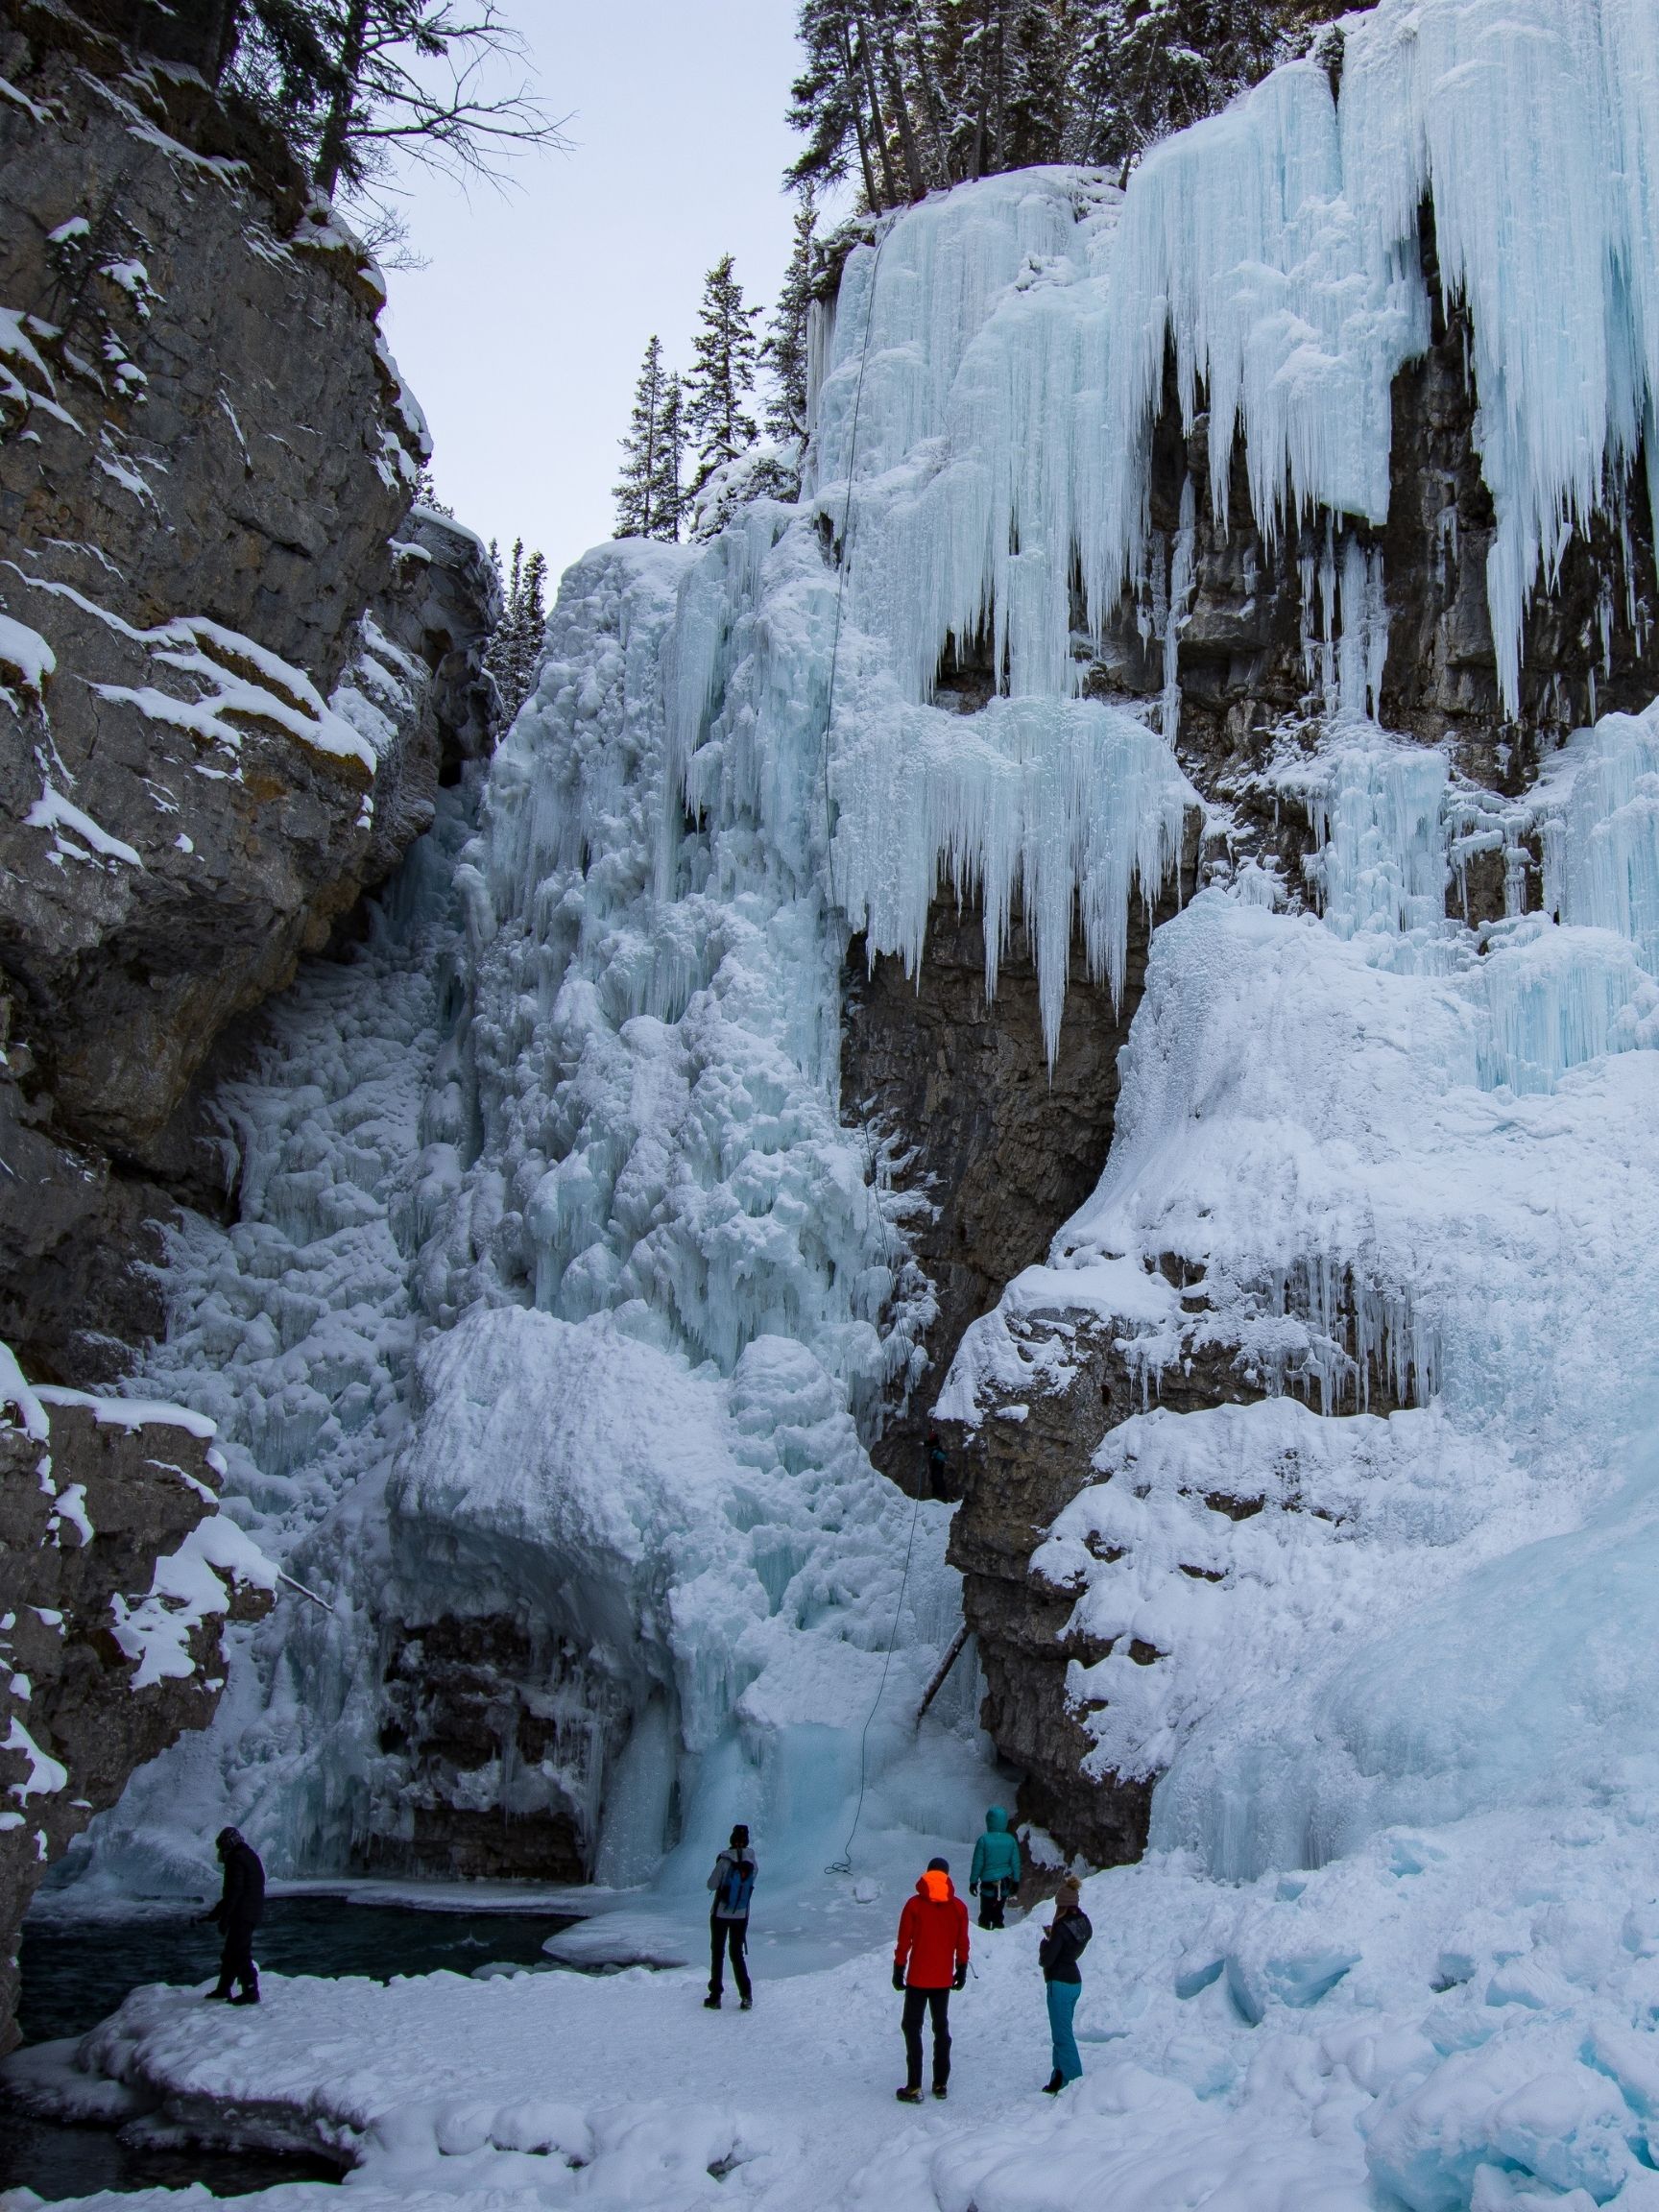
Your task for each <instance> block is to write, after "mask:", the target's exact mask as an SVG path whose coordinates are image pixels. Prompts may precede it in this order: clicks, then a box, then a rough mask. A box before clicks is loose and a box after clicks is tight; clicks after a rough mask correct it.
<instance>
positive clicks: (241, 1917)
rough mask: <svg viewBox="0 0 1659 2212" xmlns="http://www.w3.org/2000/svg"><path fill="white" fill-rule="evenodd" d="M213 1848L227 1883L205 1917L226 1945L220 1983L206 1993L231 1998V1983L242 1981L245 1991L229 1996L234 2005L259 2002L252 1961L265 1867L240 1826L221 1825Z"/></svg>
mask: <svg viewBox="0 0 1659 2212" xmlns="http://www.w3.org/2000/svg"><path fill="white" fill-rule="evenodd" d="M213 1847H214V1849H215V1850H216V1851H217V1852H218V1854H219V1858H220V1861H221V1863H222V1864H223V1865H224V1868H225V1883H224V1888H223V1891H222V1893H221V1895H220V1898H219V1902H218V1904H217V1905H215V1906H213V1907H212V1908H211V1910H210V1911H206V1912H204V1913H203V1915H202V1917H203V1919H204V1920H211V1921H214V1922H216V1923H217V1924H218V1928H219V1932H220V1934H221V1935H222V1936H224V1938H225V1948H224V1949H223V1951H221V1952H220V1954H219V1986H218V1988H217V1989H209V1990H208V1992H207V1994H208V1996H209V1997H230V1990H231V1986H232V1984H235V1983H240V1984H241V1985H242V1993H241V1995H240V1996H239V1997H230V2002H231V2004H232V2005H257V2004H258V2002H259V1975H258V1970H257V1969H256V1968H255V1966H254V1964H253V1931H254V1929H255V1928H257V1927H258V1925H259V1923H260V1921H261V1920H262V1919H263V1918H264V1917H265V1868H264V1866H263V1864H262V1863H261V1862H260V1858H259V1854H258V1852H257V1851H255V1850H254V1848H253V1846H252V1843H248V1842H245V1841H244V1840H243V1838H242V1832H241V1830H240V1829H239V1828H221V1829H220V1831H219V1833H218V1835H217V1836H216V1837H215V1838H214V1839H213Z"/></svg>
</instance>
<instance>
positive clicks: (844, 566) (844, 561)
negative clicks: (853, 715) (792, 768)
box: [820, 230, 888, 905]
mask: <svg viewBox="0 0 1659 2212" xmlns="http://www.w3.org/2000/svg"><path fill="white" fill-rule="evenodd" d="M887 237H888V233H887V232H886V231H885V230H884V231H883V232H882V233H881V235H880V237H879V238H878V239H877V241H876V259H875V262H874V264H873V266H872V268H871V271H870V299H869V302H868V304H867V305H866V307H865V309H864V344H863V347H862V349H861V350H860V352H859V355H858V382H857V384H856V385H855V386H854V392H853V426H852V430H851V433H850V434H849V437H848V441H847V499H846V504H845V505H844V506H843V508H842V510H841V560H840V565H839V569H838V572H837V576H836V583H835V629H834V633H833V635H832V637H831V638H830V641H829V705H828V707H827V708H826V710H825V715H824V746H823V751H822V754H821V755H820V760H821V764H822V767H823V772H824V850H825V854H826V857H827V859H828V861H829V897H830V899H831V901H832V902H834V903H835V904H836V905H839V904H840V898H839V895H838V893H837V892H836V889H835V847H834V842H833V838H832V836H831V831H830V808H829V734H830V732H831V731H832V730H833V729H834V727H835V672H836V668H837V666H838V664H839V662H840V659H841V610H842V606H843V603H844V601H845V600H846V597H847V571H848V570H849V568H851V566H852V565H853V476H854V470H855V469H856V468H857V466H858V421H859V417H860V416H861V415H862V414H863V412H864V372H865V370H866V369H868V367H869V366H870V339H871V334H872V332H873V331H874V330H875V327H876V279H877V278H878V276H880V274H881V251H882V248H883V247H884V246H885V245H886V243H887Z"/></svg>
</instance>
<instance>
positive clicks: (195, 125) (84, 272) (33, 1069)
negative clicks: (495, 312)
mask: <svg viewBox="0 0 1659 2212" xmlns="http://www.w3.org/2000/svg"><path fill="white" fill-rule="evenodd" d="M0 78H4V80H5V81H6V85H7V88H8V89H7V92H6V96H5V97H4V99H0V536H3V538H4V540H5V545H6V555H7V557H6V559H5V561H4V562H3V563H0V1159H4V1161H5V1162H6V1164H7V1172H6V1174H5V1175H4V1176H0V1334H9V1335H10V1336H11V1338H12V1342H13V1343H15V1344H16V1346H17V1348H18V1352H19V1355H20V1357H21V1358H22V1359H23V1362H24V1365H25V1367H26V1369H27V1370H28V1371H29V1372H30V1373H31V1374H34V1375H36V1376H55V1377H58V1378H60V1379H61V1380H74V1381H77V1382H87V1381H98V1380H108V1379H110V1378H112V1377H114V1376H115V1375H117V1374H119V1373H121V1372H123V1371H125V1369H126V1367H127V1366H128V1365H129V1364H130V1352H129V1347H130V1346H132V1344H133V1343H135V1342H137V1341H141V1340H142V1339H143V1338H144V1337H145V1336H146V1335H148V1334H153V1333H154V1331H155V1330H156V1327H157V1326H158V1323H159V1320H160V1315H159V1312H158V1310H157V1308H156V1293H155V1290H154V1286H153V1284H152V1283H151V1281H150V1279H149V1277H148V1276H147V1274H146V1272H145V1270H144V1266H143V1262H145V1261H146V1260H149V1259H153V1258H154V1257H155V1256H156V1249H157V1239H158V1236H159V1230H158V1228H157V1224H158V1223H162V1222H165V1221H166V1220H167V1219H168V1218H169V1216H170V1214H171V1212H172V1201H173V1199H174V1198H175V1196H187V1197H189V1198H190V1199H191V1200H192V1202H195V1203H209V1204H217V1205H221V1206H222V1205H223V1204H224V1203H226V1199H227V1193H226V1191H225V1188H224V1157H225V1155H224V1149H223V1147H222V1146H221V1145H220V1144H219V1143H218V1142H217V1141H216V1139H215V1136H214V1133H213V1131H212V1130H211V1128H210V1127H209V1126H207V1125H206V1124H205V1123H204V1119H203V1117H202V1115H201V1113H200V1112H199V1111H198V1107H197V1102H196V1100H195V1099H193V1097H192V1086H193V1084H196V1083H197V1080H198V1078H199V1075H200V1073H201V1071H202V1070H203V1069H204V1064H205V1063H206V1061H207V1058H208V1055H209V1054H210V1052H211V1051H212V1049H213V1047H214V1045H215V1041H216V1040H217V1039H219V1038H220V1037H221V1036H222V1035H223V1034H224V1033H225V1031H226V1029H227V1026H228V1024H230V1023H232V1022H234V1021H235V1020H236V1019H237V1018H238V1017H240V1016H242V1015H243V1014H245V1013H246V1012H247V1011H248V1010H249V1009H250V1008H252V1007H253V1006H255V1005H257V1003H258V1002H259V1001H260V1000H262V999H263V998H266V997H268V996H269V995H270V994H271V993H272V992H274V991H276V990H279V989H280V988H282V987H283V986H284V985H285V984H286V983H287V982H288V981H289V980H290V978H291V977H292V975H293V974H294V972H295V967H296V964H297V962H298V961H299V959H300V958H301V956H302V955H303V954H305V953H307V952H313V951H316V950H320V949H321V948H322V947H323V946H324V945H325V943H326V942H327V941H328V939H329V937H330V934H331V933H332V932H333V931H334V930H335V929H336V928H337V927H338V926H340V924H341V922H342V919H343V917H345V916H347V915H348V914H349V912H350V910H351V909H352V908H353V907H354V906H355V904H356V902H357V901H358V900H359V898H360V896H361V894H362V892H363V891H364V890H365V888H368V887H370V886H372V885H373V884H374V883H376V882H378V881H379V880H381V879H383V878H385V877H386V876H387V875H388V874H389V873H390V871H391V870H392V868H393V867H395V866H396V864H397V860H398V859H399V857H400V856H401V854H402V853H403V851H404V850H405V849H406V847H407V846H408V844H409V843H410V841H411V840H412V838H413V837H415V836H416V835H418V834H419V833H420V831H421V829H424V828H425V827H426V826H427V824H428V823H429V822H430V820H431V813H432V793H433V790H434V788H435V786H436V784H437V782H438V781H439V780H440V779H441V778H444V777H453V775H454V774H455V773H457V772H458V766H459V762H460V761H461V760H462V759H463V758H465V757H473V756H476V755H477V754H478V753H480V752H482V751H483V750H485V749H486V748H487V745H488V742H489V731H490V711H489V701H488V699H487V697H486V696H485V694H484V692H483V690H482V689H481V688H480V682H481V680H480V678H479V675H478V648H479V646H480V645H481V643H482V640H483V637H484V636H485V634H486V633H487V631H488V628H489V625H490V622H491V620H492V618H493V581H492V579H491V576H490V573H489V568H488V563H487V561H486V559H485V557H484V554H483V551H482V548H481V547H479V546H478V544H477V541H475V540H474V539H472V538H471V537H470V536H469V534H468V533H467V532H465V531H463V530H461V529H459V528H458V527H457V526H455V525H454V524H452V523H450V522H449V521H447V519H446V518H445V517H442V516H438V515H435V514H431V513H428V512H427V511H425V510H423V509H416V510H415V511H414V513H413V514H412V513H411V507H410V503H411V495H412V492H413V489H414V486H415V481H416V475H417V470H418V466H419V463H420V461H421V458H422V457H423V455H424V453H425V451H426V440H425V432H424V429H423V426H422V424H421V417H420V412H419V409H418V408H417V407H416V405H415V404H414V402H413V400H412V399H411V398H410V397H409V396H408V394H407V393H406V392H405V390H404V389H403V387H402V384H401V382H400V380H399V378H398V376H397V370H396V368H395V366H394V365H393V363H392V360H391V357H390V355H389V354H388V353H387V351H386V349H385V346H384V343H383V342H382V340H381V338H380V336H379V333H378V329H377V326H376V317H377V314H378V311H379V307H380V305H381V302H382V299H383V288H382V286H381V283H380V279H379V276H378V274H377V272H376V271H375V270H374V267H373V263H372V261H371V260H370V259H369V257H368V256H367V254H366V253H365V252H363V250H362V249H361V248H360V247H359V246H358V245H356V243H355V242H354V241H353V240H351V239H350V238H349V236H348V235H347V234H346V233H345V232H344V231H343V230H342V229H340V228H338V227H337V225H336V224H335V223H334V221H333V219H332V217H331V215H330V212H329V210H328V208H327V207H326V205H325V204H322V203H319V202H317V201H315V200H314V199H313V198H312V197H311V195H310V193H309V190H308V187H307V185H306V182H305V180H304V178H303V176H302V175H301V173H300V172H299V170H298V169H297V168H296V167H295V166H294V164H293V163H292V161H291V160H290V159H289V157H288V156H287V155H286V154H285V152H284V150H283V148H282V147H281V145H280V144H279V143H278V142H276V141H275V140H273V139H270V138H269V137H268V136H266V135H264V134H262V133H261V132H260V130H259V129H258V127H257V125H256V124H255V123H253V122H252V121H251V120H250V119H249V118H247V117H246V116H236V115H232V114H229V113H228V112H227V111H226V110H225V109H224V108H222V107H221V106H220V105H219V104H218V103H217V102H216V101H215V100H214V99H213V97H212V96H211V95H210V94H209V93H208V91H207V89H206V87H205V85H204V84H203V82H202V80H201V79H200V78H198V77H196V76H195V75H194V74H193V73H192V72H190V71H189V70H187V69H183V68H180V67H179V66H177V65H164V64H160V63H156V62H144V63H141V62H139V61H137V60H134V59H133V57H132V54H131V53H130V52H128V51H127V50H126V49H125V48H123V47H122V46H121V45H120V44H119V43H118V42H117V41H116V40H115V39H113V38H111V37H110V36H107V35H106V34H104V33H102V32H100V31H99V30H97V29H95V28H93V27H92V26H90V25H89V24H88V23H86V22H85V21H83V20H82V19H81V18H80V17H78V16H77V15H75V14H74V13H73V12H71V11H70V10H69V9H68V8H66V7H60V6H56V5H53V6H48V5H46V4H45V0H25V4H24V5H21V6H19V7H18V8H16V9H13V10H12V11H11V12H9V15H8V19H7V27H6V28H4V29H0Z"/></svg>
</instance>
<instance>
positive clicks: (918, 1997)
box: [904, 1989, 950, 2089]
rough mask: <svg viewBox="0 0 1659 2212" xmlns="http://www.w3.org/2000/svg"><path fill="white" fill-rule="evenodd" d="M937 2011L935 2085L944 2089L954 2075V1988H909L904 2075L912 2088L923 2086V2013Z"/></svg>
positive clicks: (905, 2024) (905, 1998)
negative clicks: (952, 2025)
mask: <svg viewBox="0 0 1659 2212" xmlns="http://www.w3.org/2000/svg"><path fill="white" fill-rule="evenodd" d="M924 2012H931V2013H932V2015H933V2086H934V2088H935V2089H943V2088H944V2086H945V2084H946V2082H947V2081H949V2080H950V1990H949V1989H906V1990H905V1992H904V2076H905V2085H906V2086H907V2087H908V2088H911V2089H920V2088H921V2086H922V2015H923V2013H924Z"/></svg>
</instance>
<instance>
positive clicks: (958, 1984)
mask: <svg viewBox="0 0 1659 2212" xmlns="http://www.w3.org/2000/svg"><path fill="white" fill-rule="evenodd" d="M950 1986H951V1988H952V1989H966V1988H967V1986H968V1961H967V1960H963V1961H962V1964H961V1965H960V1966H958V1967H957V1969H956V1971H955V1973H954V1974H952V1975H951V1977H950Z"/></svg>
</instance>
